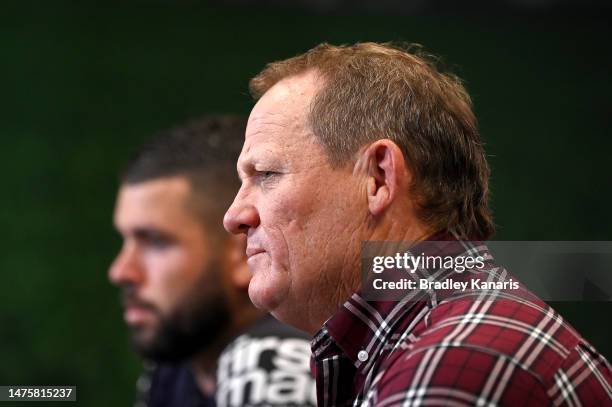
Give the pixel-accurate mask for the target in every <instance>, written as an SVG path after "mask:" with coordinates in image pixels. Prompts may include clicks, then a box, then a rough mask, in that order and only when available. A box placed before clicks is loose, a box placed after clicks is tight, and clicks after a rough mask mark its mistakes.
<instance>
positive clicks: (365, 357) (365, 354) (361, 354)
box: [357, 350, 369, 362]
mask: <svg viewBox="0 0 612 407" xmlns="http://www.w3.org/2000/svg"><path fill="white" fill-rule="evenodd" d="M368 356H369V355H368V352H366V351H365V350H360V351H359V353H358V354H357V359H359V360H361V361H362V362H365V361H366V360H368Z"/></svg>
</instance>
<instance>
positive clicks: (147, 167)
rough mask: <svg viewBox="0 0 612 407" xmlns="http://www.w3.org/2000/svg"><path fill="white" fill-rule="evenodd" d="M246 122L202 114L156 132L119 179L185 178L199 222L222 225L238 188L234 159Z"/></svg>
mask: <svg viewBox="0 0 612 407" xmlns="http://www.w3.org/2000/svg"><path fill="white" fill-rule="evenodd" d="M246 121H247V120H246V117H244V116H234V115H219V116H203V117H201V118H198V119H195V120H191V121H189V122H187V123H185V124H182V125H179V126H176V127H173V128H171V129H168V130H164V131H161V132H159V133H158V134H156V135H155V136H154V137H153V138H152V139H151V140H150V141H149V142H147V143H146V144H144V145H143V146H142V147H141V148H140V149H139V150H137V151H136V153H135V154H134V155H133V156H132V158H131V159H130V160H129V161H128V163H127V165H126V166H125V168H124V170H123V171H122V173H121V174H120V182H121V184H124V185H131V184H139V183H142V182H146V181H152V180H155V179H159V178H166V177H173V176H181V177H185V178H186V179H187V180H188V181H189V182H190V184H191V187H192V190H193V193H194V196H193V197H192V198H194V199H192V201H194V202H197V203H198V205H197V206H198V210H199V211H200V210H202V209H203V211H200V212H199V213H198V215H200V216H201V218H202V221H203V222H204V223H205V224H212V225H217V226H218V228H219V229H222V226H221V225H222V217H223V213H224V212H225V210H226V209H227V208H228V207H229V206H230V205H231V203H232V200H233V199H234V196H235V194H236V192H237V191H238V189H239V188H240V181H239V179H238V177H237V176H236V161H237V160H238V156H239V155H240V150H241V148H242V143H243V141H244V131H245V128H246ZM203 207H205V208H203ZM210 218H212V219H210ZM215 228H216V229H217V227H215Z"/></svg>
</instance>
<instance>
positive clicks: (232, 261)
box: [226, 234, 251, 290]
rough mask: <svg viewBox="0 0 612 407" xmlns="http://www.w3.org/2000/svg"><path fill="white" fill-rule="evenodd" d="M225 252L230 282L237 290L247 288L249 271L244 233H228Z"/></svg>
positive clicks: (249, 278) (249, 279) (249, 276)
mask: <svg viewBox="0 0 612 407" xmlns="http://www.w3.org/2000/svg"><path fill="white" fill-rule="evenodd" d="M226 253H227V259H228V262H227V265H228V267H229V275H230V281H231V283H232V284H233V285H234V287H235V288H237V289H239V290H242V289H245V290H246V289H248V287H249V282H250V281H251V272H250V271H249V266H248V265H247V263H246V236H245V235H244V234H240V235H229V236H228V238H227V248H226Z"/></svg>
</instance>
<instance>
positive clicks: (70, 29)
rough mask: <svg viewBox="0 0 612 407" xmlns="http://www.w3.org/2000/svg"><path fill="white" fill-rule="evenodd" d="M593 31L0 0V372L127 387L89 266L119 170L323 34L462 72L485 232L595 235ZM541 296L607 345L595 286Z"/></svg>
mask: <svg viewBox="0 0 612 407" xmlns="http://www.w3.org/2000/svg"><path fill="white" fill-rule="evenodd" d="M610 34H611V30H610V28H609V26H608V24H607V23H606V21H605V20H604V19H593V18H588V19H587V18H569V17H555V18H553V17H542V16H540V17H530V18H525V17H517V16H515V17H500V16H496V17H477V18H476V17H474V18H465V17H463V18H459V17H451V16H447V17H433V16H429V17H425V16H420V17H409V16H384V15H378V16H366V15H352V16H320V15H308V14H305V13H304V12H299V11H292V10H285V11H282V12H278V11H276V12H274V11H271V10H258V9H256V8H253V9H250V10H248V11H244V10H239V9H231V8H225V9H214V8H210V7H207V6H206V5H201V4H199V3H198V2H190V3H180V4H176V3H170V2H148V3H144V2H141V3H138V2H133V3H129V4H123V5H119V3H114V4H113V3H106V4H105V5H102V4H96V3H85V2H81V3H76V2H58V1H56V2H27V1H26V2H19V3H17V2H12V3H3V11H2V12H1V14H0V50H1V51H2V53H1V55H0V78H2V87H1V94H2V97H1V98H0V117H1V118H2V119H1V120H0V135H1V140H2V146H3V154H2V156H3V158H2V160H1V162H2V164H1V165H2V172H1V174H2V179H3V185H4V187H3V191H2V204H1V206H0V216H1V225H2V229H3V231H2V236H3V238H2V240H3V243H2V248H3V255H2V257H1V258H0V270H1V272H2V277H3V278H2V282H3V290H2V298H1V299H0V327H1V328H0V329H1V331H0V384H5V385H8V384H41V385H43V384H46V385H49V384H70V385H77V386H78V398H79V403H78V404H79V405H85V406H123V405H130V404H131V402H132V395H133V390H134V381H135V379H136V377H137V375H138V372H139V369H140V365H139V361H138V359H137V358H136V357H135V356H134V355H133V354H132V353H131V351H130V349H129V347H128V344H127V337H126V332H125V329H124V326H123V323H122V320H121V312H120V308H119V305H118V296H117V292H116V290H115V289H114V288H113V287H111V286H110V284H109V283H108V282H107V279H106V270H107V267H108V266H109V264H110V262H111V260H112V258H113V256H114V254H115V253H116V252H117V250H118V248H119V246H120V241H119V238H118V236H117V235H116V233H115V232H114V231H113V228H112V225H111V214H112V208H113V201H114V197H115V190H116V187H117V183H116V172H117V170H118V168H119V167H120V166H121V164H122V163H123V162H124V161H125V159H126V158H127V156H128V155H129V153H130V152H131V151H132V150H133V149H134V148H135V147H136V146H138V145H139V144H140V143H141V142H143V141H144V140H146V139H147V138H148V137H149V136H150V135H151V134H152V133H154V132H156V131H158V130H160V129H163V128H166V127H169V126H172V125H176V124H178V123H180V122H182V121H184V120H186V119H189V118H192V117H194V116H197V115H200V114H203V113H215V112H218V113H222V112H230V113H245V114H246V113H248V111H249V108H250V107H251V105H252V101H251V99H250V97H249V96H248V93H247V82H248V79H249V77H251V76H252V75H254V74H255V73H257V72H258V71H259V70H260V69H261V68H262V67H263V65H264V64H265V63H266V62H269V61H272V60H275V59H280V58H285V57H288V56H291V55H294V54H296V53H299V52H302V51H305V50H306V49H308V48H310V47H312V46H314V45H316V44H317V43H319V42H322V41H328V42H332V43H351V42H355V41H366V40H373V41H387V40H405V41H410V42H418V43H421V44H423V45H425V46H426V48H427V49H428V50H430V51H432V52H435V53H437V54H440V55H442V56H443V58H444V60H445V61H447V62H448V63H449V64H450V65H451V66H453V67H454V70H455V71H456V72H457V73H458V74H459V75H460V76H462V77H463V78H464V79H465V80H466V84H467V87H468V90H469V91H470V93H471V95H472V96H473V100H474V104H475V110H476V113H477V116H478V118H479V120H480V124H481V130H482V134H483V137H484V139H485V141H486V144H487V152H488V154H489V157H490V162H491V165H492V168H493V177H492V179H491V189H492V206H493V209H494V212H495V217H496V223H497V224H498V225H499V230H498V234H497V238H498V239H500V240H612V239H611V231H612V220H611V217H610V211H609V207H610V199H611V198H612V196H611V195H612V188H611V187H612V171H610V160H611V159H610V154H611V152H612V142H611V140H612V138H611V137H610V136H611V134H610V127H611V119H610V118H611V117H612V116H611V113H612V111H611V104H610V95H611V94H612V82H611V81H610V78H609V76H610V72H611V68H612V53H611V52H610V47H609V45H608V40H609V38H611V35H610ZM556 307H557V308H558V309H559V310H560V311H561V312H562V313H563V314H564V315H565V316H566V317H567V318H568V319H569V320H570V321H571V322H572V323H573V324H574V325H575V326H576V327H577V328H578V329H579V330H581V331H582V332H583V334H584V335H585V337H586V338H587V339H589V340H591V341H592V342H593V343H594V344H595V345H596V346H597V347H598V348H599V349H600V350H601V351H602V352H603V353H604V354H605V355H606V356H607V357H610V356H612V345H611V343H612V341H610V333H609V329H610V328H609V326H610V317H609V315H610V313H611V312H612V307H611V304H610V303H559V304H556ZM51 404H52V403H49V404H46V405H51ZM21 405H23V404H21ZM73 405H74V404H73Z"/></svg>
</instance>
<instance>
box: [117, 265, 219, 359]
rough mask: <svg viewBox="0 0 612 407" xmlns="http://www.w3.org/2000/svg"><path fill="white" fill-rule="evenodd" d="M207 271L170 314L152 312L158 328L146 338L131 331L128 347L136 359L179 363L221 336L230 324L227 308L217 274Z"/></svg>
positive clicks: (134, 330) (135, 331) (136, 330)
mask: <svg viewBox="0 0 612 407" xmlns="http://www.w3.org/2000/svg"><path fill="white" fill-rule="evenodd" d="M212 267H214V265H213V266H212ZM217 270H218V269H217ZM208 271H209V272H204V274H203V279H202V280H201V281H200V282H199V283H198V284H196V285H195V286H194V287H193V288H192V290H190V292H189V294H188V295H187V296H185V298H184V299H183V301H182V302H181V303H180V304H178V305H177V307H176V308H175V310H174V311H173V312H172V313H171V314H169V315H162V314H161V313H159V312H158V311H157V310H156V311H157V312H156V313H157V316H158V317H159V326H158V328H157V330H156V332H155V333H154V334H153V336H152V337H151V338H150V339H148V340H143V339H142V338H141V336H140V335H139V328H138V327H133V328H131V342H132V347H133V348H134V350H135V351H136V352H137V353H138V354H139V355H140V356H142V357H143V358H145V359H149V360H153V361H156V362H164V363H179V362H181V361H184V360H185V359H187V358H190V357H191V356H193V355H195V354H197V353H199V352H200V351H202V350H205V349H206V348H207V347H209V346H210V345H211V344H212V343H213V342H214V341H215V339H217V338H218V337H219V336H220V335H222V334H223V332H224V331H225V330H226V328H227V325H228V324H229V322H230V311H229V305H228V303H227V298H226V297H225V295H224V293H223V290H222V288H221V283H220V276H219V274H220V273H218V272H214V271H216V270H208ZM128 291H129V290H128ZM128 295H129V294H128Z"/></svg>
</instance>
